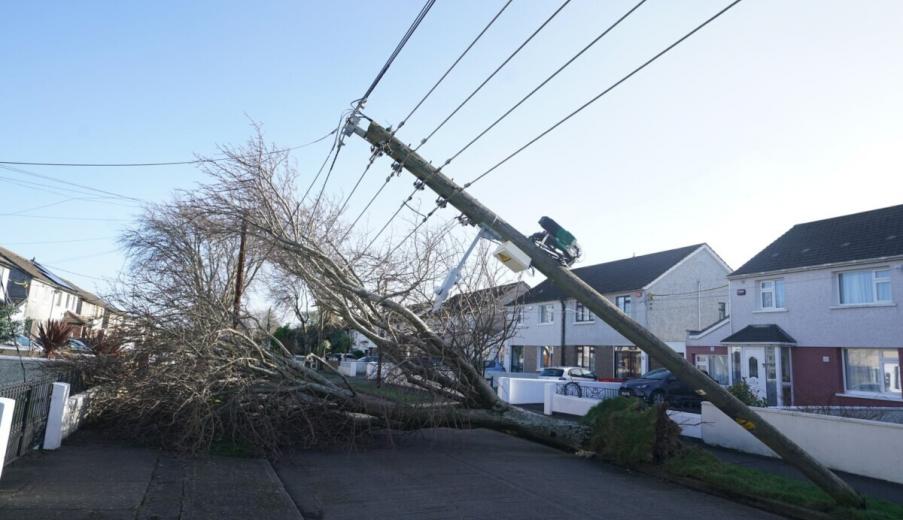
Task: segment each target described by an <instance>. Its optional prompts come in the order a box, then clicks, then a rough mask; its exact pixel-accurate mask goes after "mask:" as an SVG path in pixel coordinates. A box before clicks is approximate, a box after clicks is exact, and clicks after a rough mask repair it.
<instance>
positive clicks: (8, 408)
mask: <svg viewBox="0 0 903 520" xmlns="http://www.w3.org/2000/svg"><path fill="white" fill-rule="evenodd" d="M15 411H16V401H14V400H13V399H9V398H7V397H0V476H2V475H3V465H4V464H6V448H7V446H8V445H9V434H10V433H12V425H13V413H14V412H15Z"/></svg>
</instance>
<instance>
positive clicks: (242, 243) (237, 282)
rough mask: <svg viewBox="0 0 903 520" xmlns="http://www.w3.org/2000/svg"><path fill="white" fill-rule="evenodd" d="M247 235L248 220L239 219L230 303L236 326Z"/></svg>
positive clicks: (243, 281)
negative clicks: (238, 234) (231, 301)
mask: <svg viewBox="0 0 903 520" xmlns="http://www.w3.org/2000/svg"><path fill="white" fill-rule="evenodd" d="M247 235H248V221H247V220H245V219H244V218H242V220H241V238H240V239H239V242H238V267H236V268H235V301H234V302H233V303H232V326H233V327H238V322H239V318H240V317H241V291H242V288H243V286H244V284H245V280H244V277H245V242H246V241H247Z"/></svg>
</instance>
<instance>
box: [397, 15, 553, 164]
mask: <svg viewBox="0 0 903 520" xmlns="http://www.w3.org/2000/svg"><path fill="white" fill-rule="evenodd" d="M569 3H571V0H565V1H564V2H563V3H562V4H561V5H560V6H558V9H556V10H555V11H554V12H553V13H552V14H551V15H550V16H549V17H548V18H546V20H545V21H544V22H542V24H540V26H539V27H537V28H536V30H535V31H533V33H532V34H530V36H528V37H527V39H526V40H524V41H523V42H522V43H521V44H520V45H518V47H517V48H516V49H514V52H512V53H511V54H509V55H508V57H507V58H505V61H503V62H502V63H501V65H499V66H498V67H496V69H495V70H494V71H492V73H491V74H489V76H488V77H486V79H484V80H483V82H482V83H480V84H479V85H478V86H477V88H475V89H474V90H473V92H471V93H470V94H469V95H468V96H467V97H466V98H464V101H462V102H461V103H460V104H459V105H458V106H457V107H455V109H454V110H452V112H451V114H449V115H448V116H447V117H446V118H445V119H443V120H442V122H441V123H439V125H438V126H437V127H436V128H434V129H433V131H432V132H430V133H429V135H427V136H426V137H425V138H424V139H423V140H422V141H421V143H420V145H419V146H417V148H415V149H414V151H417V149H419V148H420V146H423V145H424V144H425V143H426V142H427V141H429V140H430V139H431V138H432V137H433V136H434V135H436V132H438V131H439V129H440V128H442V127H443V126H445V123H448V121H449V120H450V119H451V118H452V117H454V115H455V114H457V113H458V111H459V110H461V108H463V107H464V105H466V104H467V103H468V102H469V101H470V100H471V99H472V98H473V97H474V96H475V95H477V92H479V91H480V90H481V89H482V88H483V87H485V86H486V84H487V83H489V81H490V80H492V78H494V77H495V75H496V74H498V73H499V71H501V70H502V69H503V68H504V67H505V66H506V65H508V62H510V61H511V60H512V59H514V57H515V56H517V55H518V53H520V51H521V50H522V49H523V48H524V47H526V46H527V44H528V43H530V41H531V40H533V38H534V37H535V36H536V35H537V34H539V33H540V32H541V31H542V30H543V29H545V27H546V25H548V24H549V22H551V21H552V19H553V18H555V17H556V16H558V13H560V12H561V11H562V10H563V9H564V8H565V7H566V6H567V5H568V4H569Z"/></svg>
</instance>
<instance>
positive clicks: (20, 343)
mask: <svg viewBox="0 0 903 520" xmlns="http://www.w3.org/2000/svg"><path fill="white" fill-rule="evenodd" d="M0 348H5V349H10V350H16V349H17V348H18V349H19V350H21V351H26V352H28V351H34V352H40V351H42V350H44V349H43V348H41V344H40V343H38V342H36V341H32V340H31V339H29V338H28V336H25V335H23V334H18V335H16V337H15V338H13V339H11V340H9V341H7V342H5V343H3V344H2V345H0Z"/></svg>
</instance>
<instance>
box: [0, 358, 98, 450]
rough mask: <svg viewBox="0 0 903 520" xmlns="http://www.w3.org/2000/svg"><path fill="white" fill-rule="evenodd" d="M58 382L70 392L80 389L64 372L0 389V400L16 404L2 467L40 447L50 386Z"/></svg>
mask: <svg viewBox="0 0 903 520" xmlns="http://www.w3.org/2000/svg"><path fill="white" fill-rule="evenodd" d="M58 382H65V383H69V384H71V385H72V388H73V389H74V390H78V389H80V387H81V382H80V378H79V377H77V375H76V374H75V373H67V372H64V373H57V374H53V375H50V376H45V377H42V378H40V379H33V380H29V381H23V382H20V383H11V384H6V385H3V386H0V397H7V398H9V399H12V400H13V401H15V403H16V405H15V408H14V410H13V420H12V425H11V428H10V432H9V442H8V444H7V446H6V459H5V464H4V465H7V464H9V463H10V462H12V461H13V460H15V459H16V458H18V457H21V456H22V455H25V454H27V453H28V452H30V451H32V450H34V449H36V448H38V447H40V445H41V442H42V441H43V439H44V430H45V429H46V427H47V416H48V414H49V413H50V397H51V394H52V393H53V383H58Z"/></svg>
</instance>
